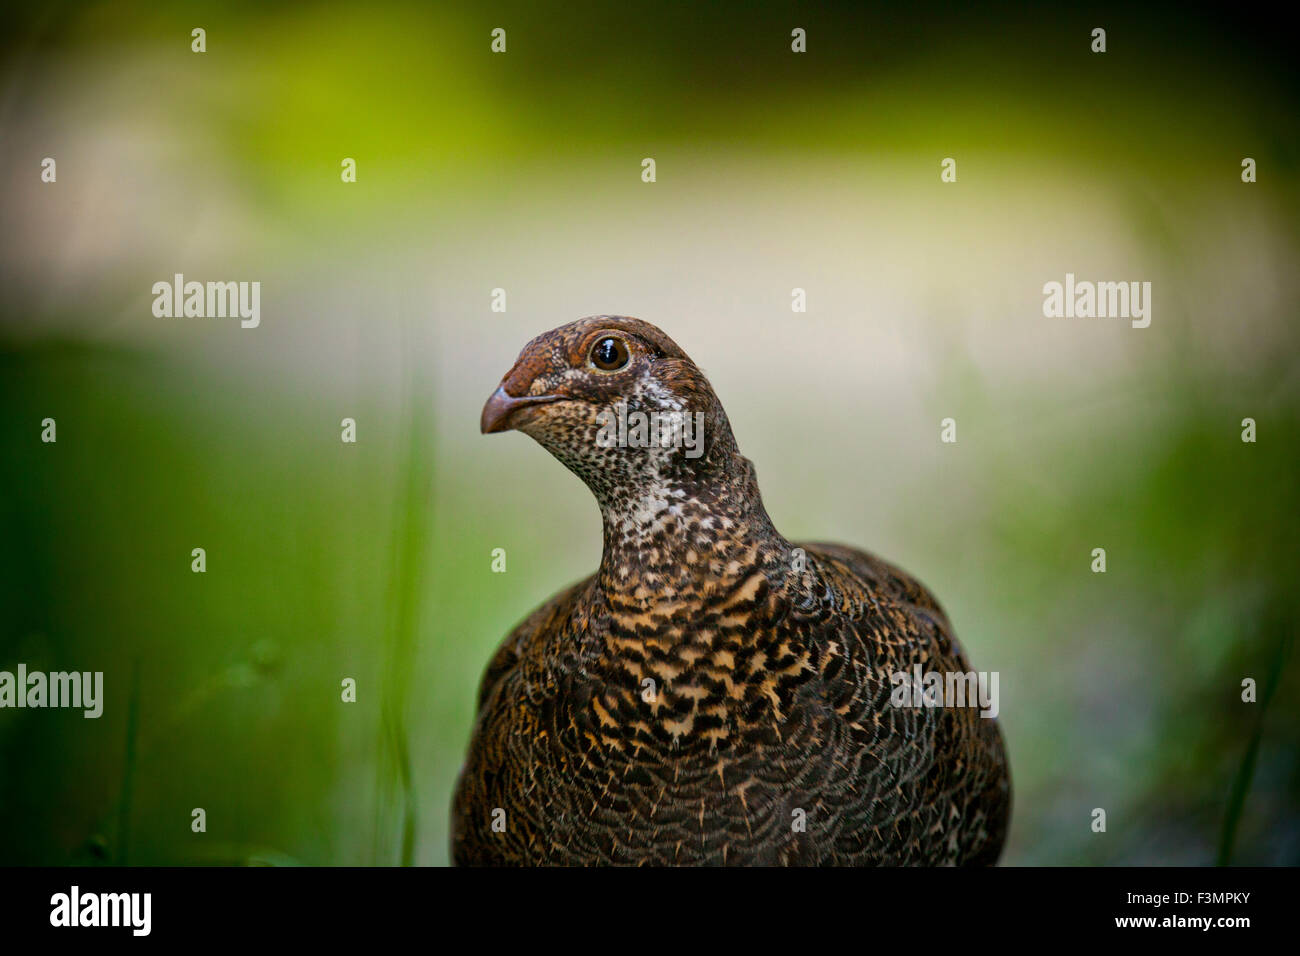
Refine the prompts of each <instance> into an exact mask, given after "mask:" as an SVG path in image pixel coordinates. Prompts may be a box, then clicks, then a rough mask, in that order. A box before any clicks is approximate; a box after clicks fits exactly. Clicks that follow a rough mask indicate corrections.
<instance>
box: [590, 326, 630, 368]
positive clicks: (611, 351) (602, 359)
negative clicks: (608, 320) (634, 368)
mask: <svg viewBox="0 0 1300 956" xmlns="http://www.w3.org/2000/svg"><path fill="white" fill-rule="evenodd" d="M629 358H631V356H630V355H628V354H627V343H626V342H624V341H623V340H622V339H617V338H615V337H614V336H612V335H608V336H606V337H605V338H603V339H601V340H600V341H598V342H597V343H596V344H595V345H593V346H592V347H591V364H592V365H594V366H596V368H598V369H600V370H601V371H602V372H613V371H615V370H616V369H620V368H622V367H623V366H624V365H626V364H627V361H628V359H629Z"/></svg>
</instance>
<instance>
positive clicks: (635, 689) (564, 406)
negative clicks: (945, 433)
mask: <svg viewBox="0 0 1300 956" xmlns="http://www.w3.org/2000/svg"><path fill="white" fill-rule="evenodd" d="M647 422H649V423H651V426H653V425H655V424H657V425H658V427H657V428H655V427H646V423H647ZM481 429H482V431H483V432H485V433H487V432H500V431H506V430H509V429H516V430H518V431H522V432H524V433H525V434H526V435H529V436H531V437H532V438H534V439H535V440H536V441H537V442H539V443H540V444H541V445H542V446H543V447H545V448H546V449H547V450H548V451H549V452H550V453H551V454H552V455H554V456H555V457H556V458H558V459H559V460H560V461H561V462H562V463H564V465H566V466H567V467H568V468H569V469H570V470H571V471H573V472H574V473H576V474H577V475H578V477H580V478H581V479H582V480H583V481H584V482H585V483H586V484H587V486H588V487H589V488H590V489H591V491H592V493H593V494H594V495H595V497H596V501H597V502H598V504H599V506H600V512H601V516H602V519H603V536H604V549H603V554H602V556H601V561H600V567H599V569H598V570H597V571H596V573H595V574H593V575H592V576H591V577H589V578H587V579H586V580H584V581H581V582H579V583H578V584H576V585H574V586H572V587H570V588H569V589H567V590H565V591H562V592H561V593H559V594H557V595H556V596H555V597H554V598H552V599H551V600H550V601H548V602H547V603H545V604H543V605H542V606H541V607H539V608H538V609H537V610H535V611H534V612H533V613H532V614H530V615H529V616H528V617H527V619H525V620H524V621H523V623H522V624H520V625H519V626H518V627H517V628H515V630H514V631H512V632H511V633H510V634H509V636H507V637H506V640H505V642H504V643H503V644H502V645H501V647H500V648H499V649H498V651H497V652H496V654H495V656H494V657H493V658H492V660H491V662H490V663H489V665H488V667H487V672H486V673H485V675H484V677H483V680H482V684H481V686H480V688H479V693H478V705H477V706H478V713H477V718H476V721H475V725H474V730H473V737H472V740H471V742H470V746H469V753H468V756H467V758H466V761H465V764H464V767H463V769H462V771H461V775H460V779H459V781H458V784H457V788H456V794H455V797H454V802H453V808H452V859H453V861H454V862H455V863H456V864H458V865H538V864H542V865H545V864H549V865H625V864H645V865H765V864H767V865H981V864H993V863H995V862H996V861H997V858H998V855H999V853H1000V852H1001V849H1002V844H1003V840H1004V838H1005V835H1006V830H1007V823H1008V818H1009V814H1010V805H1011V785H1010V777H1009V771H1008V766H1007V759H1006V755H1005V752H1004V748H1003V743H1002V737H1001V733H1000V731H999V729H998V726H997V722H996V720H995V719H992V718H990V717H988V716H982V715H981V709H980V706H979V705H978V704H977V703H976V701H975V700H974V699H971V700H968V701H965V702H963V701H962V699H961V697H962V695H961V694H960V693H958V694H955V695H954V694H952V693H948V695H947V696H944V692H943V691H942V690H939V691H937V692H936V691H935V688H934V683H933V682H931V681H930V680H929V675H931V674H937V675H940V678H944V677H946V676H947V675H954V674H955V675H959V676H960V675H969V674H970V667H969V665H968V663H967V660H966V657H965V655H964V653H963V652H962V649H961V647H960V646H959V645H958V644H957V641H956V638H955V637H954V636H953V634H952V628H951V626H950V625H949V623H948V619H947V617H946V616H945V615H944V612H943V610H942V609H941V608H940V606H939V604H938V602H937V601H936V600H935V599H934V597H933V596H932V595H931V594H930V592H929V591H928V590H926V588H925V587H923V586H922V585H921V584H919V583H918V582H917V581H916V580H914V579H913V578H911V577H910V576H908V575H907V574H905V573H904V572H902V571H900V570H899V569H898V568H895V567H894V566H892V565H890V564H887V563H886V562H884V561H882V560H881V559H879V558H877V557H875V556H873V555H870V554H867V553H866V552H863V551H858V550H856V549H853V548H848V547H844V546H841V545H834V544H793V543H791V542H790V541H787V540H786V539H785V538H784V537H782V536H781V534H780V533H778V532H777V530H776V528H774V527H773V526H772V522H771V520H770V519H769V518H768V515H767V512H766V511H765V509H764V507H763V501H762V498H761V497H760V495H759V490H758V484H757V480H756V478H755V472H754V467H753V465H752V464H751V463H750V462H749V460H748V459H746V458H744V457H742V456H741V454H740V452H739V450H738V449H737V447H736V441H735V438H734V437H733V436H732V431H731V426H730V424H729V423H728V421H727V416H726V413H725V412H724V411H723V409H722V405H721V404H720V403H719V401H718V399H717V397H716V396H715V395H714V393H713V389H712V387H711V386H710V385H709V382H708V380H707V379H706V378H705V376H704V374H703V373H702V372H701V371H700V369H699V368H697V367H696V366H695V364H694V363H693V362H692V361H691V359H690V358H689V357H688V356H687V355H686V353H685V352H683V351H682V350H681V349H680V348H679V347H678V346H677V345H676V343H674V342H673V341H672V340H671V339H670V338H668V336H667V335H665V334H664V333H663V332H662V331H660V330H659V329H658V328H656V327H655V326H653V325H651V324H649V323H648V322H644V321H641V320H639V319H633V318H627V317H623V316H607V315H601V316H591V317H588V318H584V319H580V320H578V321H576V322H571V323H569V324H568V325H563V326H561V327H559V328H557V329H554V330H553V331H551V332H547V333H546V334H544V335H541V336H538V337H537V338H535V339H533V340H532V341H531V342H529V343H528V345H527V346H525V347H524V350H523V351H522V352H521V353H520V355H519V358H518V360H517V361H516V362H515V364H514V366H513V367H512V368H511V369H510V371H509V372H507V373H506V376H505V378H504V379H503V380H502V381H501V384H500V385H499V386H498V388H497V389H496V391H495V392H493V393H492V396H491V397H490V398H489V399H488V401H487V404H486V405H485V406H484V408H483V415H482V419H481ZM922 674H925V675H926V681H925V684H926V686H927V687H928V688H930V691H931V692H929V693H928V694H924V693H921V688H920V684H921V681H920V680H919V679H918V678H919V677H920V675H922ZM972 676H973V675H972ZM913 685H915V687H913ZM951 686H952V687H956V688H959V687H960V686H961V681H955V682H951ZM912 689H915V690H916V691H917V693H915V694H914V695H911V696H910V699H909V694H907V693H900V690H901V691H910V690H912ZM975 696H976V695H975V694H973V693H972V694H971V697H972V698H973V697H975ZM954 697H955V698H956V699H955V700H954Z"/></svg>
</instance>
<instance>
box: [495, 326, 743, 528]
mask: <svg viewBox="0 0 1300 956" xmlns="http://www.w3.org/2000/svg"><path fill="white" fill-rule="evenodd" d="M480 427H481V428H482V430H483V432H484V433H488V432H499V431H507V430H509V429H516V430H518V431H521V432H523V433H524V434H526V435H529V436H531V437H532V438H533V439H535V440H536V441H537V442H538V443H540V444H541V445H542V446H543V447H545V448H546V449H547V451H549V452H550V453H551V454H552V455H554V456H555V457H556V458H558V459H559V460H560V461H561V462H563V463H564V464H565V465H566V466H567V467H568V468H569V469H570V470H571V471H573V472H574V473H575V474H577V475H578V477H580V478H582V480H583V481H585V482H586V483H587V485H588V487H590V488H591V490H592V491H593V492H594V493H595V494H596V497H597V499H599V500H600V501H601V503H602V505H605V504H610V503H611V502H610V500H609V499H610V498H611V497H614V496H618V497H622V496H623V495H625V494H626V493H627V492H628V491H630V490H631V489H633V488H642V489H644V488H647V487H651V486H664V485H668V486H672V487H686V486H691V485H699V484H701V483H704V482H707V480H708V479H709V478H710V477H711V476H714V477H716V476H717V474H718V473H719V471H720V470H721V471H725V470H726V469H728V468H730V467H731V466H732V459H733V458H735V457H737V456H736V450H735V442H734V440H733V439H732V436H731V427H730V425H729V424H728V422H727V417H726V413H725V412H723V410H722V406H721V404H720V403H719V402H718V399H717V397H716V396H715V395H714V394H713V389H712V387H711V386H710V385H709V382H708V379H706V378H705V377H704V373H703V372H701V371H700V370H699V368H697V367H696V365H695V363H694V362H692V361H691V360H690V357H689V356H687V355H686V353H685V352H683V351H682V350H681V348H680V347H678V345H677V343H676V342H674V341H673V340H672V339H670V338H669V337H668V336H667V335H665V334H664V333H663V332H661V331H660V330H659V329H657V328H656V327H655V326H653V325H651V324H650V323H649V322H643V321H641V320H640V319H632V318H627V317H624V316H613V315H597V316H589V317H588V318H585V319H579V320H577V321H576V322H570V323H569V324H568V325H562V326H560V327H559V328H557V329H552V330H551V331H550V332H547V333H545V334H543V335H539V336H538V337H537V338H535V339H533V340H532V341H531V342H529V343H528V344H527V345H525V346H524V349H523V351H522V352H520V353H519V358H518V359H517V360H516V361H515V364H514V365H513V366H512V367H511V369H510V371H508V372H507V373H506V375H505V377H504V378H503V379H502V380H501V384H500V385H499V386H497V390H496V391H495V392H493V393H492V395H491V397H490V398H488V400H487V404H486V405H484V406H483V416H482V419H481V420H480Z"/></svg>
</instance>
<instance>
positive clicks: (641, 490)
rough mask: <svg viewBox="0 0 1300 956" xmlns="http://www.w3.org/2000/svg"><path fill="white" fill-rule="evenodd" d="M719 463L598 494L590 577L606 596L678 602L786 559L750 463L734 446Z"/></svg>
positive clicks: (788, 549)
mask: <svg viewBox="0 0 1300 956" xmlns="http://www.w3.org/2000/svg"><path fill="white" fill-rule="evenodd" d="M725 464H726V467H724V468H719V469H712V470H709V471H707V472H704V473H700V474H696V475H690V476H686V475H673V476H670V477H666V478H663V479H660V480H655V481H649V482H644V483H640V484H637V485H635V486H633V487H630V488H628V489H623V490H622V491H623V493H622V494H614V495H606V496H602V499H603V500H601V514H602V518H603V522H604V551H603V554H602V556H601V562H600V571H599V574H598V580H599V582H600V586H601V588H602V589H603V590H604V591H605V592H606V594H607V595H609V596H611V597H617V598H618V599H619V600H620V601H621V602H624V603H626V602H628V601H631V602H633V603H635V604H639V605H642V606H649V605H652V604H655V603H662V602H666V603H680V601H681V600H682V599H685V598H688V597H689V596H690V595H699V594H700V593H701V591H702V589H713V588H718V587H725V586H726V584H727V583H728V582H729V581H742V580H744V579H746V578H749V577H752V576H753V575H754V573H755V572H756V571H761V570H770V569H773V568H776V567H779V566H781V565H783V564H785V563H787V562H788V560H789V558H790V552H791V551H792V548H793V546H792V545H791V544H790V543H789V542H788V541H786V540H785V539H784V538H783V537H781V535H780V534H779V533H778V532H777V530H776V528H775V527H773V525H772V521H771V519H770V518H769V517H768V515H767V510H766V509H765V508H764V507H763V500H762V496H761V495H760V494H759V490H758V482H757V480H756V478H755V475H754V468H753V466H752V465H751V464H750V462H749V460H748V459H746V458H743V457H741V456H740V455H739V454H738V453H736V454H734V456H733V457H732V458H731V459H730V460H728V461H727V462H726V463H725Z"/></svg>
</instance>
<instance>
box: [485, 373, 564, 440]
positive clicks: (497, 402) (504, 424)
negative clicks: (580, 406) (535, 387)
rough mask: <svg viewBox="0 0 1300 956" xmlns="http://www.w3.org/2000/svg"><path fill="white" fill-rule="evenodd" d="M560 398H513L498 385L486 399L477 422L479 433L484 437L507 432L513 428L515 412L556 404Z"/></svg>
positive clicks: (534, 396) (541, 396) (548, 396)
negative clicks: (512, 420)
mask: <svg viewBox="0 0 1300 956" xmlns="http://www.w3.org/2000/svg"><path fill="white" fill-rule="evenodd" d="M560 397H561V396H559V395H521V396H520V397H518V398H515V397H514V396H513V395H507V394H506V390H505V388H504V387H503V386H500V385H498V386H497V390H496V391H495V392H493V393H492V394H491V395H490V396H489V397H488V400H487V403H486V404H485V405H484V406H483V414H482V416H480V418H479V420H478V427H479V431H481V432H482V433H483V434H484V435H488V434H491V433H492V432H504V431H509V430H510V429H511V428H514V427H515V426H514V424H513V423H512V422H511V418H512V417H513V416H514V414H515V412H517V411H519V410H520V409H523V408H532V407H533V406H535V405H545V404H547V403H548V402H558V401H559V400H560Z"/></svg>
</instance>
